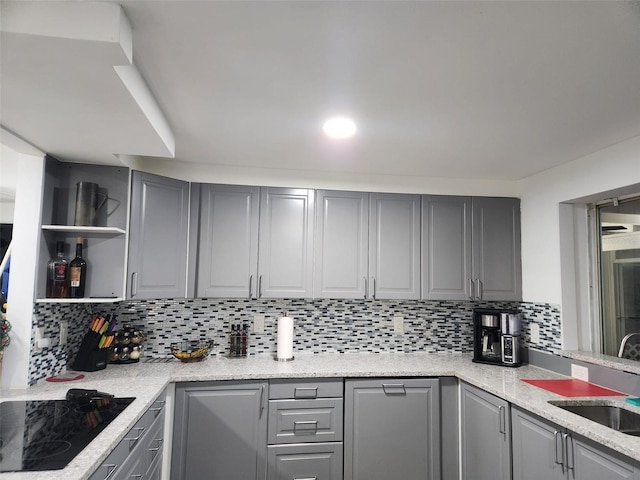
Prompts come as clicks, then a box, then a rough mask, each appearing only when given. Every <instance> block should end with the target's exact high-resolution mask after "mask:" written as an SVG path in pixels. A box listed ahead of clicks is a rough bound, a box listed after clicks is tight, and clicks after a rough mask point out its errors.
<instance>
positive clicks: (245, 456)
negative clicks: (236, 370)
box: [171, 382, 268, 480]
mask: <svg viewBox="0 0 640 480" xmlns="http://www.w3.org/2000/svg"><path fill="white" fill-rule="evenodd" d="M267 399H268V384H267V383H266V382H204V383H199V382H195V383H183V384H180V383H179V384H177V385H176V407H175V418H174V434H173V452H172V458H171V459H172V462H171V463H172V466H171V478H172V479H174V480H177V479H179V480H192V479H205V478H206V479H221V480H222V479H224V480H254V479H255V480H258V479H260V480H263V479H264V476H265V468H266V453H267V409H266V406H267Z"/></svg>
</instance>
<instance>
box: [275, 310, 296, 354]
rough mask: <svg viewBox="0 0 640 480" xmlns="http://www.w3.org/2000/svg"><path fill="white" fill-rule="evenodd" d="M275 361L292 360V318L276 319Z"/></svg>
mask: <svg viewBox="0 0 640 480" xmlns="http://www.w3.org/2000/svg"><path fill="white" fill-rule="evenodd" d="M276 359H277V360H293V318H291V317H287V316H284V317H280V318H278V348H277V355H276Z"/></svg>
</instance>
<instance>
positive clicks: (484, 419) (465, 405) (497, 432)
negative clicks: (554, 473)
mask: <svg viewBox="0 0 640 480" xmlns="http://www.w3.org/2000/svg"><path fill="white" fill-rule="evenodd" d="M460 394H461V398H460V405H461V417H460V422H461V430H460V435H461V438H462V452H461V457H462V478H469V479H471V478H473V479H474V480H510V478H511V425H510V416H509V404H508V403H507V402H506V401H504V400H502V399H500V398H498V397H496V396H494V395H491V394H490V393H487V392H485V391H483V390H480V389H479V388H476V387H473V386H471V385H468V384H466V383H461V389H460ZM540 478H544V477H540Z"/></svg>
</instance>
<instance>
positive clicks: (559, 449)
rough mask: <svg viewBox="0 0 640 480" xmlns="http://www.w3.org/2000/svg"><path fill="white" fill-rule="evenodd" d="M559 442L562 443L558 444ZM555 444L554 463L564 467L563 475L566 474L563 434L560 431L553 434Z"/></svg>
mask: <svg viewBox="0 0 640 480" xmlns="http://www.w3.org/2000/svg"><path fill="white" fill-rule="evenodd" d="M558 440H560V442H558ZM553 443H554V445H553V450H554V451H553V461H554V462H555V463H556V464H557V465H561V466H562V473H564V448H563V446H562V434H561V433H560V431H558V430H556V431H555V432H553ZM558 452H559V455H558ZM558 458H559V459H558Z"/></svg>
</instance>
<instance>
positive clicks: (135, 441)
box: [125, 427, 145, 450]
mask: <svg viewBox="0 0 640 480" xmlns="http://www.w3.org/2000/svg"><path fill="white" fill-rule="evenodd" d="M133 430H135V431H137V432H140V433H139V434H138V436H137V437H133V438H128V437H127V438H125V440H128V441H129V442H133V444H131V443H129V449H130V450H131V449H133V447H134V446H135V444H136V443H138V440H140V438H141V437H142V435H144V431H145V428H144V427H134V428H133Z"/></svg>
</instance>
